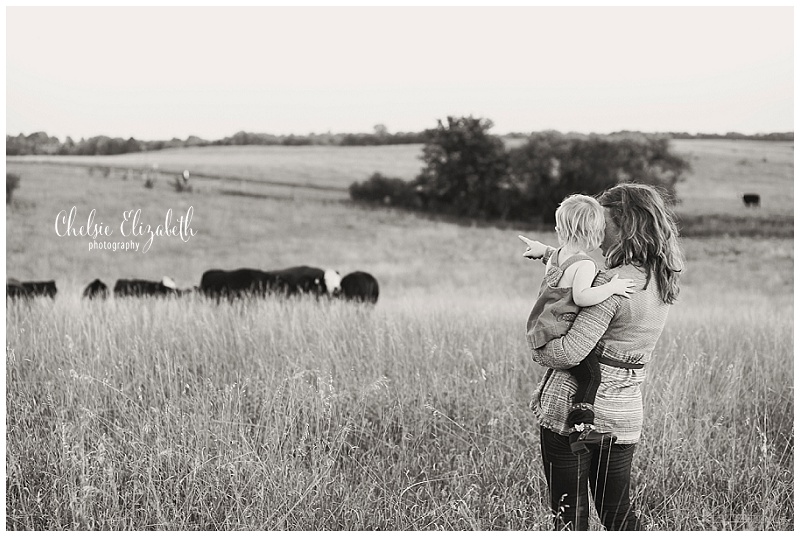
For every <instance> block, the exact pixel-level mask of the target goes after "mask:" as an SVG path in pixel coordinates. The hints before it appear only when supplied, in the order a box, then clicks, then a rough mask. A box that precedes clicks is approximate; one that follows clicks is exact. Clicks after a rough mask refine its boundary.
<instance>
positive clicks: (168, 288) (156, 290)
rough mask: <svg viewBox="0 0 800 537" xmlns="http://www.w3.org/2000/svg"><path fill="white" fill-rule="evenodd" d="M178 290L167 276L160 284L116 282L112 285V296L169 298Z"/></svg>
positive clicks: (133, 281) (136, 281)
mask: <svg viewBox="0 0 800 537" xmlns="http://www.w3.org/2000/svg"><path fill="white" fill-rule="evenodd" d="M177 294H178V289H177V286H176V285H175V282H174V281H173V280H172V278H170V277H169V276H164V278H163V279H162V280H161V281H160V282H154V281H150V280H117V283H116V284H114V296H115V297H124V296H169V295H177Z"/></svg>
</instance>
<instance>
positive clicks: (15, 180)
mask: <svg viewBox="0 0 800 537" xmlns="http://www.w3.org/2000/svg"><path fill="white" fill-rule="evenodd" d="M18 188H19V175H17V174H14V173H7V174H6V205H8V204H9V203H11V196H12V195H13V194H14V191H15V190H16V189H18Z"/></svg>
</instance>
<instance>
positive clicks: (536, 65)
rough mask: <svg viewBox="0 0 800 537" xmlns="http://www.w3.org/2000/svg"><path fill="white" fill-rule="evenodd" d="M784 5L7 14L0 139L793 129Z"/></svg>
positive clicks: (25, 10) (11, 10)
mask: <svg viewBox="0 0 800 537" xmlns="http://www.w3.org/2000/svg"><path fill="white" fill-rule="evenodd" d="M793 23H794V12H793V8H792V7H786V6H784V7H770V8H763V7H635V6H634V7H630V6H629V7H560V8H555V7H533V6H528V7H502V8H501V7H294V8H288V7H239V8H221V7H168V8H164V7H81V8H78V7H7V8H6V134H10V135H17V134H19V133H25V134H30V133H32V132H37V131H44V132H47V133H48V134H49V135H52V136H57V137H59V139H60V140H62V141H63V140H64V138H65V137H66V136H71V137H72V138H73V139H75V140H76V141H77V140H79V139H80V138H82V137H83V138H88V137H91V136H97V135H101V134H102V135H107V136H112V137H122V138H128V137H134V138H136V139H139V140H164V139H170V138H173V137H176V138H180V139H185V138H187V137H188V136H190V135H195V136H200V137H201V138H205V139H208V140H216V139H220V138H223V137H226V136H231V135H233V134H234V133H236V132H238V131H247V132H258V133H271V134H308V133H312V132H313V133H324V132H333V133H344V132H373V131H374V127H375V126H376V125H378V124H382V125H385V126H386V128H387V129H388V130H389V132H418V131H421V130H424V129H428V128H433V127H435V126H436V121H437V120H439V119H445V118H446V117H447V116H473V117H482V118H487V119H490V120H491V121H492V122H493V123H494V127H493V129H492V131H491V132H492V133H494V134H505V133H509V132H525V133H529V132H534V131H542V130H548V129H554V130H558V131H561V132H583V133H592V132H595V133H608V132H614V131H620V130H639V131H645V132H668V131H680V132H690V133H697V132H705V133H725V132H729V131H736V132H741V133H745V134H755V133H767V132H786V131H793V130H794V99H793V95H794V80H793V79H794V56H793V53H794V44H793V37H794V36H793Z"/></svg>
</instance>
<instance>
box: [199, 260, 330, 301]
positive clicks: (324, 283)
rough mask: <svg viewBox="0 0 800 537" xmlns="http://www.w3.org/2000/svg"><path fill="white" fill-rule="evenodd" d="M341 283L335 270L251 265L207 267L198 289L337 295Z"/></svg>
mask: <svg viewBox="0 0 800 537" xmlns="http://www.w3.org/2000/svg"><path fill="white" fill-rule="evenodd" d="M340 284H341V277H340V276H339V273H338V272H336V271H334V270H330V269H329V270H323V269H320V268H315V267H308V266H305V265H303V266H298V267H290V268H287V269H281V270H268V271H265V270H258V269H251V268H240V269H236V270H219V269H213V270H208V271H206V272H204V273H203V276H202V278H201V279H200V290H201V292H202V293H204V294H205V295H206V296H210V297H215V298H220V297H228V298H236V297H242V296H245V295H256V296H265V295H266V294H277V295H285V296H293V295H299V294H311V295H314V296H316V297H321V296H324V295H328V296H336V295H338V294H339V292H340V290H341V285H340Z"/></svg>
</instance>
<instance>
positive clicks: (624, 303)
mask: <svg viewBox="0 0 800 537" xmlns="http://www.w3.org/2000/svg"><path fill="white" fill-rule="evenodd" d="M615 274H618V275H619V277H620V278H630V279H633V280H636V283H637V286H636V292H635V293H634V294H633V295H632V296H631V297H630V298H623V299H620V301H619V307H618V308H617V310H616V312H615V313H614V316H613V317H612V318H611V321H610V322H609V323H608V327H607V329H606V331H605V333H604V334H603V335H602V336H601V337H600V342H599V344H600V345H602V347H603V348H604V350H605V353H604V354H606V355H607V356H608V357H610V358H614V359H616V360H620V361H623V362H627V363H635V364H646V363H647V362H649V361H650V357H651V354H652V352H653V349H654V348H655V346H656V342H657V341H658V338H659V337H660V336H661V332H662V331H663V330H664V324H665V323H666V320H667V313H668V312H669V305H668V304H665V303H664V302H663V301H662V300H661V298H660V296H659V293H658V288H657V284H656V282H655V281H654V280H651V281H650V282H649V283H648V284H647V288H646V289H645V288H644V286H645V283H646V282H647V275H646V274H645V272H644V271H643V270H642V269H640V268H638V267H635V266H633V265H623V266H620V267H616V268H613V269H610V270H608V271H606V272H605V273H604V275H605V276H606V277H608V278H610V277H611V276H613V275H615Z"/></svg>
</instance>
